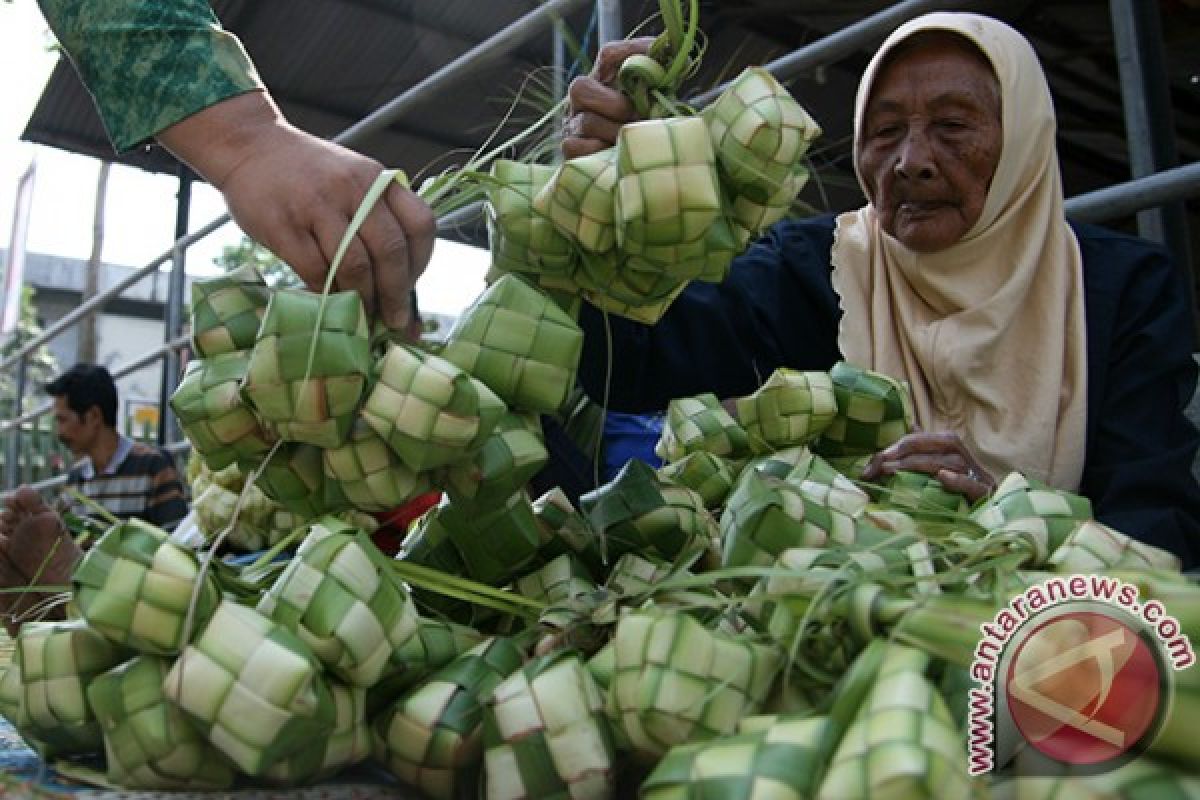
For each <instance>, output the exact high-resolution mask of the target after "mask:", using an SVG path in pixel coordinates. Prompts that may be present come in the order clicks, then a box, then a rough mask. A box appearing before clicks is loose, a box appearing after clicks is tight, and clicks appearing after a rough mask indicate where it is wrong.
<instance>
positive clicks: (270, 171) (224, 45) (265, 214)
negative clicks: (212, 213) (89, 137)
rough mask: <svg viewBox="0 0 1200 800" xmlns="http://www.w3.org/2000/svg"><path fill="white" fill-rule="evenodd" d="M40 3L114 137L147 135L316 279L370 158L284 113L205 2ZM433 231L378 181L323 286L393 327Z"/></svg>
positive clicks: (420, 209)
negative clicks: (375, 194)
mask: <svg viewBox="0 0 1200 800" xmlns="http://www.w3.org/2000/svg"><path fill="white" fill-rule="evenodd" d="M39 1H40V4H41V7H42V11H43V13H44V14H45V15H46V19H47V21H48V22H49V23H50V27H51V28H52V29H53V30H54V33H55V35H56V36H58V38H59V41H60V42H61V43H62V45H63V47H64V48H65V50H66V51H67V54H68V56H69V57H70V59H71V61H72V62H73V63H74V64H75V66H76V68H77V69H78V71H79V74H80V76H81V77H82V79H83V81H84V83H85V84H86V85H87V87H88V90H89V91H90V92H91V93H92V96H93V98H94V99H95V101H96V106H97V108H98V109H99V111H100V116H101V118H102V119H103V121H104V125H105V128H106V129H107V130H108V132H109V136H110V138H111V139H112V142H113V145H114V147H116V148H117V150H118V151H123V150H127V149H129V148H131V147H134V146H136V145H137V144H139V143H141V142H143V141H146V140H147V139H150V138H157V139H158V141H159V142H160V143H162V144H163V146H165V147H166V148H167V149H168V150H170V151H171V152H172V153H174V154H175V155H176V156H177V157H178V158H179V159H180V160H182V161H184V162H186V163H187V164H188V165H189V166H191V167H192V168H193V169H194V170H195V171H196V172H197V173H199V174H200V176H201V177H203V178H204V179H205V180H206V181H208V182H209V183H211V184H212V185H213V186H215V187H216V188H217V189H219V190H220V191H221V192H222V194H223V195H224V196H225V201H226V203H227V204H228V206H229V210H230V213H231V214H232V215H233V218H234V220H235V221H237V223H238V224H239V225H240V226H241V227H242V229H243V230H244V231H245V232H246V233H247V234H248V235H249V236H251V237H252V238H254V239H256V240H258V241H259V242H261V243H263V244H264V245H266V246H267V247H269V248H270V249H271V250H272V252H274V253H275V254H276V255H277V256H279V257H280V258H281V259H283V260H284V261H285V262H287V263H288V264H289V265H290V266H291V267H292V269H294V270H295V271H296V273H297V274H298V275H299V276H300V277H301V278H302V279H303V280H304V281H305V283H306V284H308V286H309V287H310V288H313V289H316V288H319V287H320V286H321V285H322V284H323V283H324V280H325V276H326V274H327V272H328V269H329V264H330V262H331V260H332V259H333V256H334V253H335V252H336V250H337V247H338V244H339V243H340V242H341V239H342V236H343V234H344V233H345V230H346V227H347V225H348V224H349V222H350V219H351V218H352V217H353V215H354V212H355V211H356V210H357V208H358V206H359V204H360V203H361V202H362V199H363V196H364V195H365V194H366V191H367V188H368V187H369V186H370V185H371V183H372V182H373V181H374V180H375V178H376V177H377V176H378V175H379V173H380V172H381V171H382V169H383V167H382V165H380V164H379V163H378V162H376V161H374V160H372V159H370V158H367V157H365V156H362V155H360V154H358V153H354V152H352V151H350V150H348V149H346V148H344V147H341V146H339V145H336V144H332V143H330V142H327V141H324V140H322V139H319V138H317V137H314V136H311V135H309V134H307V133H305V132H304V131H301V130H299V129H298V128H295V127H293V126H291V125H290V124H288V122H287V121H286V120H285V119H284V117H283V115H282V114H281V113H280V112H279V110H278V108H277V107H276V106H275V103H274V102H273V101H272V100H271V97H270V95H269V94H268V93H267V92H266V90H265V89H264V88H263V86H262V83H261V81H260V80H259V78H258V75H257V74H256V72H255V70H254V66H253V64H252V63H251V61H250V59H249V57H248V56H247V55H246V53H245V51H244V50H243V48H242V46H241V43H240V42H238V40H237V38H236V37H234V36H232V35H231V34H229V33H228V32H226V31H223V30H221V28H220V26H219V24H218V22H217V20H216V18H215V17H214V16H213V13H212V10H211V9H210V8H209V7H208V4H207V2H203V1H201V0H173V2H149V0H82V2H80V1H79V0H73V1H71V2H68V0H39ZM298 165H302V166H300V167H298ZM434 233H435V224H434V218H433V213H432V212H431V211H430V210H429V208H428V207H427V206H426V205H425V204H424V203H422V202H421V201H420V200H419V199H418V198H417V197H416V196H415V195H413V194H412V193H411V192H409V191H408V190H406V189H404V188H402V187H400V186H399V185H393V186H391V187H390V188H389V189H388V191H387V192H386V193H385V194H384V196H383V197H382V198H381V199H380V201H379V203H377V204H376V206H375V208H374V210H373V211H372V212H371V214H370V215H369V216H368V217H367V220H366V222H365V223H364V225H363V227H362V228H361V230H360V231H359V234H358V235H357V236H356V237H355V239H354V241H353V242H352V243H351V245H350V248H349V250H348V251H347V253H346V256H345V258H344V260H343V262H342V264H341V266H340V267H339V269H338V275H337V278H336V282H335V287H336V288H337V289H345V290H354V291H357V292H359V294H360V295H362V297H363V301H364V303H365V304H366V306H367V310H368V312H369V313H373V314H374V313H377V314H378V315H379V317H380V318H381V319H383V321H384V322H385V323H386V324H387V325H388V326H389V327H392V328H396V329H401V328H403V327H404V326H405V325H406V324H407V323H408V321H409V316H410V308H409V293H410V291H411V289H412V287H413V286H414V285H415V283H416V281H417V278H418V277H419V276H420V274H421V272H422V271H423V270H424V269H425V265H426V264H427V263H428V261H429V257H430V255H431V253H432V251H433V241H434Z"/></svg>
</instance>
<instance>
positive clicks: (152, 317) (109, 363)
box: [0, 250, 191, 431]
mask: <svg viewBox="0 0 1200 800" xmlns="http://www.w3.org/2000/svg"><path fill="white" fill-rule="evenodd" d="M5 256H6V254H5V253H4V251H3V250H0V262H3V261H4V259H5ZM86 268H87V263H86V262H84V261H82V260H79V259H70V258H62V257H60V256H50V255H45V254H41V253H30V254H28V256H27V257H26V267H25V283H27V284H29V285H31V286H33V288H34V289H35V290H36V294H35V299H34V304H35V306H36V308H37V312H38V321H39V322H40V324H41V325H42V327H43V329H44V328H47V327H49V326H51V325H53V324H55V323H56V322H58V321H59V320H61V319H62V318H63V317H65V316H66V315H67V314H69V313H71V312H72V311H74V310H75V309H76V308H77V307H78V306H79V303H80V302H81V294H82V288H83V279H84V273H85V270H86ZM132 272H133V269H132V268H130V267H123V266H119V265H114V264H105V265H104V267H103V270H102V272H101V276H100V281H99V283H100V290H101V291H103V290H104V289H106V288H108V287H111V286H113V285H114V284H116V283H117V282H118V281H121V280H124V279H125V278H126V277H127V276H128V275H130V274H132ZM168 278H169V276H168V275H167V273H165V272H159V273H154V274H151V275H149V276H147V277H145V278H143V279H142V280H141V281H138V282H137V283H135V284H134V285H133V286H131V287H129V288H128V289H127V290H126V291H125V292H123V293H122V295H121V297H120V298H119V299H116V300H113V301H111V302H110V303H109V304H108V305H107V306H106V312H107V313H101V314H100V315H99V317H98V319H99V324H98V326H97V330H96V338H97V362H98V363H100V364H103V365H104V366H106V367H108V368H109V369H110V370H115V369H117V368H120V367H122V366H124V365H125V364H128V363H130V362H131V361H134V360H136V359H138V358H140V357H141V356H143V355H145V354H146V353H148V352H150V351H151V350H155V349H157V348H159V347H161V346H162V344H163V340H164V333H165V322H164V319H165V316H166V313H165V307H166V306H165V302H166V297H167V283H168ZM190 283H191V279H190V278H189V279H188V283H187V286H186V287H185V304H186V302H187V300H186V297H187V291H186V289H187V288H190ZM78 346H79V328H78V326H77V325H73V326H71V327H70V328H68V329H67V330H65V331H63V332H62V333H61V334H59V335H58V336H56V337H55V338H54V339H51V340H50V341H49V342H48V343H47V347H48V349H49V350H50V352H51V353H52V354H53V355H54V358H55V360H56V361H57V363H58V366H59V369H60V370H61V369H66V368H67V367H69V366H71V365H72V364H74V363H75V361H76V354H77V350H78ZM161 382H162V363H161V362H157V363H152V364H150V365H148V366H146V367H142V368H141V369H138V370H137V371H135V372H132V373H130V374H129V375H126V376H124V377H122V378H120V379H118V380H117V391H118V393H119V395H120V401H121V406H120V409H119V410H118V414H117V418H118V427H119V428H120V429H121V430H122V431H125V430H127V428H126V419H127V417H129V416H131V415H133V414H135V413H138V414H139V416H140V417H141V418H142V419H143V421H144V422H146V423H147V424H152V425H155V426H156V425H157V421H156V420H157V413H158V410H157V406H158V402H159V396H160V393H161ZM30 391H31V392H35V393H40V392H41V387H37V386H34V387H30Z"/></svg>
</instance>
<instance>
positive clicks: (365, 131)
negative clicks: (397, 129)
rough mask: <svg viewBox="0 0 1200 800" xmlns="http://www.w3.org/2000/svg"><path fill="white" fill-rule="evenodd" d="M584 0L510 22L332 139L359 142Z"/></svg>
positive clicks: (555, 1)
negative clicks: (435, 91) (437, 90)
mask: <svg viewBox="0 0 1200 800" xmlns="http://www.w3.org/2000/svg"><path fill="white" fill-rule="evenodd" d="M587 2H588V0H551V2H548V3H546V4H544V5H542V6H540V7H538V8H537V9H536V10H535V11H531V12H529V13H528V14H526V15H525V16H523V17H521V18H520V19H518V20H516V21H515V22H513V23H512V24H511V25H509V26H508V27H507V28H505V29H504V30H502V31H500V32H499V33H497V34H496V35H495V36H493V37H491V38H490V39H486V40H484V41H482V42H480V43H479V44H478V45H476V46H475V47H472V48H471V49H470V50H468V51H467V52H465V53H463V54H462V55H461V56H459V57H458V58H456V59H454V60H453V61H451V62H450V63H449V64H447V65H445V66H444V67H442V68H440V69H438V70H437V71H436V72H434V73H433V74H432V75H430V76H429V77H427V78H425V80H423V81H421V82H420V83H418V84H417V85H416V86H413V87H412V88H411V89H409V90H408V91H406V92H404V93H403V94H401V95H399V96H397V97H395V98H393V99H392V100H391V102H389V103H387V104H385V105H383V106H381V107H380V108H378V109H376V110H375V111H373V112H371V113H370V114H368V115H367V116H366V117H364V118H363V119H361V120H359V121H358V122H356V123H355V124H354V125H351V126H350V127H349V128H347V129H346V130H344V131H342V133H340V134H338V135H337V136H335V137H334V138H333V141H335V142H339V143H341V144H352V143H354V142H361V141H362V140H363V139H365V138H367V137H368V136H370V135H371V134H373V133H377V132H379V131H381V130H383V129H384V128H386V127H387V126H388V125H391V124H392V123H393V122H395V121H396V120H397V119H399V118H400V117H402V116H404V114H405V113H406V112H408V111H409V110H410V109H411V108H412V107H413V106H414V105H416V104H417V103H419V102H421V101H422V100H424V99H426V97H427V96H428V95H430V94H432V93H433V92H434V90H436V89H444V88H445V86H446V84H448V83H452V82H454V81H456V80H459V79H461V78H463V77H465V76H466V75H469V74H470V73H472V72H475V71H477V70H478V69H479V68H480V67H481V66H483V65H484V64H487V63H489V62H490V61H492V60H494V59H496V58H499V57H500V56H503V55H505V54H506V53H510V52H512V51H513V50H515V49H516V48H518V47H519V46H521V45H522V44H523V43H524V42H526V41H528V40H529V39H532V38H533V37H534V36H537V35H538V34H540V33H541V32H542V30H543V29H544V28H545V27H546V26H547V25H549V24H550V23H552V22H554V21H555V20H558V19H562V18H563V17H565V16H566V15H568V14H570V13H571V12H573V11H575V10H577V9H579V8H581V7H583V6H584V5H586V4H587Z"/></svg>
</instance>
